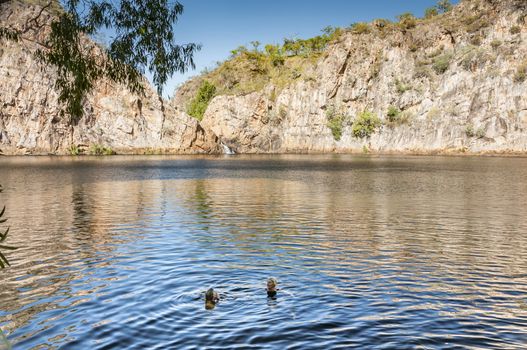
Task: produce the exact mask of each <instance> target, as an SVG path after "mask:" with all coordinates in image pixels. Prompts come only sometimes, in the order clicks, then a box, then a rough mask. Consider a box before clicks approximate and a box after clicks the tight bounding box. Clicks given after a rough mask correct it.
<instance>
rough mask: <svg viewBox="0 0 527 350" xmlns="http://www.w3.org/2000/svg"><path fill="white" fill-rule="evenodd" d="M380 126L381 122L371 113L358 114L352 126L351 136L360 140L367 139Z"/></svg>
mask: <svg viewBox="0 0 527 350" xmlns="http://www.w3.org/2000/svg"><path fill="white" fill-rule="evenodd" d="M381 124H382V123H381V120H380V119H379V118H378V117H377V116H376V115H375V114H373V113H372V112H369V111H364V112H362V113H359V115H358V117H357V119H355V121H354V122H353V125H352V132H353V136H355V137H356V138H361V139H362V138H369V137H370V136H371V135H372V134H373V133H374V132H375V130H377V128H378V127H380V126H381Z"/></svg>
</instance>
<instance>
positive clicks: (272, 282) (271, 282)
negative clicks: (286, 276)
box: [267, 277, 278, 298]
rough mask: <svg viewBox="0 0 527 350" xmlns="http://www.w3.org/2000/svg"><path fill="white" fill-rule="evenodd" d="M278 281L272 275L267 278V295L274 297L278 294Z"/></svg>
mask: <svg viewBox="0 0 527 350" xmlns="http://www.w3.org/2000/svg"><path fill="white" fill-rule="evenodd" d="M277 284H278V283H277V282H276V279H274V278H273V277H270V278H268V279H267V296H268V297H270V298H274V297H275V296H276V285H277Z"/></svg>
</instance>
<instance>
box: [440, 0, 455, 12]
mask: <svg viewBox="0 0 527 350" xmlns="http://www.w3.org/2000/svg"><path fill="white" fill-rule="evenodd" d="M436 8H437V10H438V11H439V12H440V13H445V12H448V11H450V10H452V3H450V0H439V1H438V2H437V5H436Z"/></svg>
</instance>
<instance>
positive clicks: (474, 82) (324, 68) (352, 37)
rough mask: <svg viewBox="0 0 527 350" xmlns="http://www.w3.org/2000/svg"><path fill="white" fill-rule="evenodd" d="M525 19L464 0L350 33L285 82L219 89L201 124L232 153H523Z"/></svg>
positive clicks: (186, 91)
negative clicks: (432, 14)
mask: <svg viewBox="0 0 527 350" xmlns="http://www.w3.org/2000/svg"><path fill="white" fill-rule="evenodd" d="M526 16H527V1H525V0H465V1H462V2H461V3H460V4H459V5H457V6H456V7H455V8H454V9H453V10H452V11H450V12H447V13H445V14H441V15H438V16H435V17H433V18H430V19H422V20H416V21H415V23H390V22H387V21H375V22H373V23H371V24H368V25H366V26H365V27H363V28H362V27H355V28H350V29H347V30H345V31H344V33H342V34H341V35H340V36H339V38H338V39H337V40H335V41H333V42H332V43H331V44H330V45H329V46H328V47H327V48H326V50H325V52H324V53H323V54H322V55H321V56H320V57H319V58H318V60H317V61H316V62H315V63H314V64H311V65H304V66H303V68H302V69H301V70H297V71H295V72H296V73H295V75H294V76H292V77H290V78H288V79H289V80H290V81H289V82H288V83H287V84H285V86H283V85H281V84H277V83H276V81H277V80H276V79H272V78H269V79H268V81H267V83H265V84H264V86H263V87H260V88H257V89H254V91H252V92H251V91H248V92H247V91H246V92H243V93H236V92H235V90H234V89H232V90H231V91H230V92H229V91H227V92H225V91H224V92H220V94H218V95H217V96H216V97H214V98H213V99H212V101H211V102H210V104H209V105H208V108H207V109H206V112H205V114H204V118H203V120H202V122H201V124H202V126H203V128H204V129H205V130H208V131H210V132H212V133H214V134H215V135H217V136H218V137H219V139H220V140H221V141H222V142H223V143H225V144H226V145H228V146H229V147H231V148H232V149H233V150H235V151H236V152H241V153H272V152H354V151H359V152H363V151H377V152H412V153H435V152H477V153H484V152H498V153H501V152H513V153H515V152H519V153H523V152H527V77H526V74H527V59H526V57H527V43H526V39H527V27H526V21H527V18H526ZM359 29H360V30H359ZM227 68H228V67H227ZM222 69H223V70H224V71H227V70H226V68H225V67H223V66H220V67H219V68H217V72H218V71H219V70H222ZM217 72H216V73H217ZM231 72H232V74H231V75H233V74H234V75H235V74H236V72H235V71H233V70H232V69H231ZM216 73H215V72H213V73H211V74H208V75H206V76H202V77H198V78H196V79H194V80H192V81H190V82H188V83H187V84H186V85H184V86H183V87H182V88H181V89H180V90H179V91H178V93H177V94H176V96H175V98H174V101H173V104H174V105H177V106H179V107H180V108H184V107H185V105H187V104H188V103H189V100H190V98H191V97H192V95H193V94H195V92H196V89H197V87H198V86H199V82H200V81H203V80H205V79H214V77H215V76H219V73H218V74H216ZM214 74H216V75H214ZM222 74H223V73H222ZM240 79H243V77H235V78H234V79H232V77H231V79H230V81H231V82H233V83H232V84H233V86H236V84H239V82H240ZM223 90H225V89H223ZM220 91H221V89H220Z"/></svg>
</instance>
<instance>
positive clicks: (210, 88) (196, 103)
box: [187, 80, 216, 121]
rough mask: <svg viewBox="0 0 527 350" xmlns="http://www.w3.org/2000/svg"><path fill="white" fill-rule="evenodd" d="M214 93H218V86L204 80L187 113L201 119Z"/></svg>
mask: <svg viewBox="0 0 527 350" xmlns="http://www.w3.org/2000/svg"><path fill="white" fill-rule="evenodd" d="M214 95H216V86H214V85H213V84H211V83H209V82H208V81H207V80H204V81H203V83H201V86H200V87H199V90H198V93H197V94H196V97H194V99H192V101H190V104H189V106H188V109H187V113H188V114H189V115H191V116H193V117H194V118H196V119H197V120H200V121H201V120H202V119H203V115H204V114H205V111H206V110H207V107H208V106H209V102H210V101H211V100H212V98H213V97H214Z"/></svg>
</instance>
